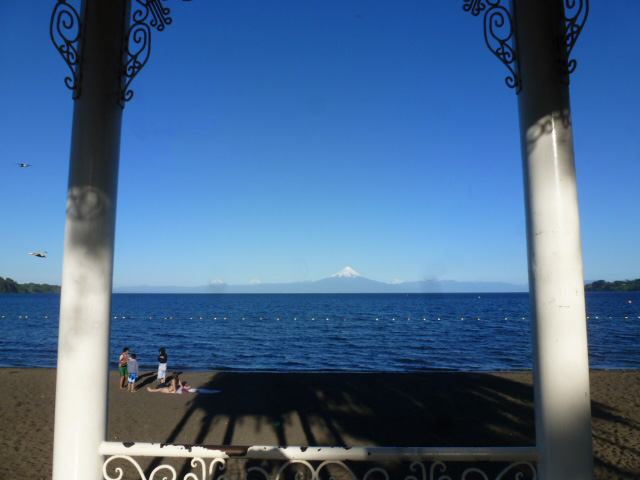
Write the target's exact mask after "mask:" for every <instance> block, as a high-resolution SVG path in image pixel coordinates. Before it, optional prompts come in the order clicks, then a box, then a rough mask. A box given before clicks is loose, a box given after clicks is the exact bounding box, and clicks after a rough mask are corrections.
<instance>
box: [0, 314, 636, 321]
mask: <svg viewBox="0 0 640 480" xmlns="http://www.w3.org/2000/svg"><path fill="white" fill-rule="evenodd" d="M9 317H11V316H9ZM32 317H33V315H32ZM43 317H44V318H49V315H44V316H43ZM0 318H7V316H6V315H2V316H1V317H0ZM18 318H25V319H27V318H29V315H19V316H18ZM35 318H38V316H37V315H36V317H35ZM41 318H42V317H41ZM113 318H114V319H116V320H117V319H119V318H120V319H124V320H127V319H128V320H134V319H136V317H134V316H131V315H130V316H126V315H124V316H114V317H113ZM175 318H176V317H164V319H165V320H174V319H175ZM196 318H199V319H200V320H205V317H189V320H194V319H196ZM465 318H468V317H461V318H460V320H462V321H463V320H465ZM510 318H512V317H504V319H505V320H509V319H510ZM516 318H517V317H516ZM520 318H522V320H526V319H527V317H520ZM601 318H609V319H611V320H613V319H615V318H622V317H614V316H609V317H606V316H605V317H600V316H597V315H596V316H591V315H588V316H586V319H587V320H591V319H596V320H599V319H601ZM624 318H625V319H626V320H629V319H630V318H631V319H632V318H634V317H633V316H625V317H624ZM637 318H639V319H640V316H638V317H637ZM153 319H154V317H152V316H150V317H149V320H153ZM213 319H214V320H218V319H220V320H232V319H231V318H230V317H213ZM242 320H245V321H246V320H247V317H242ZM260 320H269V319H268V318H264V317H260ZM276 320H277V321H282V320H286V318H285V317H276ZM293 320H294V321H298V317H294V318H293ZM311 320H312V321H315V320H316V318H315V317H314V318H311ZM326 320H327V321H330V320H331V318H330V317H326ZM380 320H381V319H380V318H376V319H375V321H376V322H379V321H380ZM382 320H384V319H382ZM422 320H423V321H425V322H426V321H429V319H428V318H427V317H423V318H422ZM436 320H438V321H441V320H446V319H443V318H441V317H438V318H436ZM477 320H478V321H481V320H482V318H480V317H477ZM485 320H486V319H485ZM343 321H345V322H347V321H349V319H348V318H344V319H343ZM391 321H392V322H396V321H398V318H396V317H392V318H391ZM407 321H408V322H410V321H411V317H409V318H407Z"/></svg>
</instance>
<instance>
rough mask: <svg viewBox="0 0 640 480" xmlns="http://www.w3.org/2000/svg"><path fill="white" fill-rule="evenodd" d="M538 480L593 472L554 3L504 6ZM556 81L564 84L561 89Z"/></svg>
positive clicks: (574, 478)
mask: <svg viewBox="0 0 640 480" xmlns="http://www.w3.org/2000/svg"><path fill="white" fill-rule="evenodd" d="M511 12H512V14H513V15H514V23H515V31H516V39H517V50H518V55H519V73H520V79H521V82H522V90H521V91H520V93H519V94H518V109H519V116H520V136H521V138H520V140H521V145H522V161H523V168H524V183H525V201H526V218H527V241H528V259H529V291H530V294H531V313H532V330H533V348H534V381H535V415H536V438H537V445H538V448H539V450H540V456H541V461H540V463H539V474H540V479H541V480H578V479H579V480H587V479H592V478H593V476H594V471H593V453H592V439H591V409H590V399H589V361H588V351H587V329H586V313H585V298H584V276H583V267H582V247H581V243H580V218H579V212H578V192H577V185H576V171H575V163H574V153H573V132H572V125H571V108H570V103H569V88H568V85H567V83H566V82H567V77H566V75H565V73H564V71H563V65H565V63H566V41H565V38H564V6H563V2H562V0H535V1H532V0H512V5H511ZM563 82H564V83H563Z"/></svg>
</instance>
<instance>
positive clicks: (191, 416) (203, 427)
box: [110, 372, 640, 480]
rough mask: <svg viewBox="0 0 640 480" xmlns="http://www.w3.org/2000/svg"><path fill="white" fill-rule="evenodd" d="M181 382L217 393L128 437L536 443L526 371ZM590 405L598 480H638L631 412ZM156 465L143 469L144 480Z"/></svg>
mask: <svg viewBox="0 0 640 480" xmlns="http://www.w3.org/2000/svg"><path fill="white" fill-rule="evenodd" d="M596 373H597V372H596ZM632 373H633V375H635V377H634V378H635V379H637V377H638V375H637V373H636V372H632ZM605 378H606V377H605ZM184 379H186V380H188V381H189V383H190V384H193V385H197V386H201V387H203V388H207V389H214V390H221V393H220V394H215V395H182V396H176V397H178V398H167V399H163V400H162V401H159V400H158V399H154V400H153V405H155V406H156V408H157V409H158V410H159V412H158V413H160V412H163V413H161V416H163V417H164V418H165V419H166V421H165V422H160V423H159V424H158V425H155V426H154V427H149V428H146V429H142V432H143V433H146V436H145V435H142V436H140V435H138V436H136V437H133V436H128V435H127V436H126V438H125V439H126V440H134V439H135V440H137V441H153V442H166V443H185V444H212V445H279V446H345V447H349V446H423V447H427V446H440V447H452V446H472V447H482V446H533V445H534V444H535V425H534V410H533V387H532V378H531V374H530V373H508V374H477V373H393V374H389V373H377V374H347V373H341V374H313V373H304V374H274V373H227V372H219V373H216V374H206V373H195V372H194V373H189V372H187V373H185V374H184ZM632 380H633V379H631V378H630V379H628V381H632ZM599 381H603V379H599ZM612 387H614V388H616V389H617V388H619V387H618V386H614V385H612ZM635 389H636V391H637V389H638V387H637V386H636V387H635ZM149 395H151V394H149ZM155 395H158V394H155ZM143 403H144V402H143ZM113 406H114V407H115V408H116V409H117V406H118V404H115V405H113ZM592 408H593V418H594V445H595V448H594V451H595V452H596V457H595V462H596V471H597V478H598V479H613V478H616V479H625V480H627V479H628V480H631V479H636V478H638V476H639V473H640V466H639V465H638V453H637V452H638V436H639V435H640V428H638V427H639V426H638V424H637V422H636V421H631V420H630V417H629V415H631V414H632V413H631V412H619V411H616V410H615V409H612V408H610V407H608V406H606V404H605V403H600V402H598V401H595V399H594V402H593V407H592ZM635 415H636V417H637V413H636V414H635ZM116 424H118V425H120V426H124V425H125V424H120V423H119V422H116ZM620 432H622V433H620ZM121 435H126V433H125V432H121V431H119V429H110V439H112V440H120V439H121V438H123V437H121ZM114 437H116V438H114ZM599 453H600V454H601V457H600V456H598V455H599ZM161 461H162V459H155V460H153V461H151V462H150V463H147V465H146V467H145V468H146V473H147V475H148V474H149V473H150V472H151V471H152V470H153V468H155V467H156V466H157V465H159V464H160V462H161ZM180 468H181V475H184V474H185V473H187V472H188V471H190V466H189V465H188V462H186V461H183V463H182V465H181V467H180ZM272 468H275V467H272ZM272 473H273V472H272ZM179 478H182V477H181V476H180V477H179Z"/></svg>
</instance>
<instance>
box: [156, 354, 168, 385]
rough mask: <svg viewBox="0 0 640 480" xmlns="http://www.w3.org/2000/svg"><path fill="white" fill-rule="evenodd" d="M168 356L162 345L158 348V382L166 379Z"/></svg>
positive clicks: (163, 381)
mask: <svg viewBox="0 0 640 480" xmlns="http://www.w3.org/2000/svg"><path fill="white" fill-rule="evenodd" d="M168 358H169V356H168V355H167V352H166V351H165V349H164V347H162V348H161V349H160V355H158V382H160V383H165V382H166V381H167V360H168Z"/></svg>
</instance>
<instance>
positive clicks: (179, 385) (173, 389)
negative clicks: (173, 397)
mask: <svg viewBox="0 0 640 480" xmlns="http://www.w3.org/2000/svg"><path fill="white" fill-rule="evenodd" d="M147 390H149V391H150V392H161V393H183V392H184V393H188V392H189V387H187V382H181V381H180V375H179V374H178V372H173V379H171V385H169V386H168V387H160V388H151V387H147Z"/></svg>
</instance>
